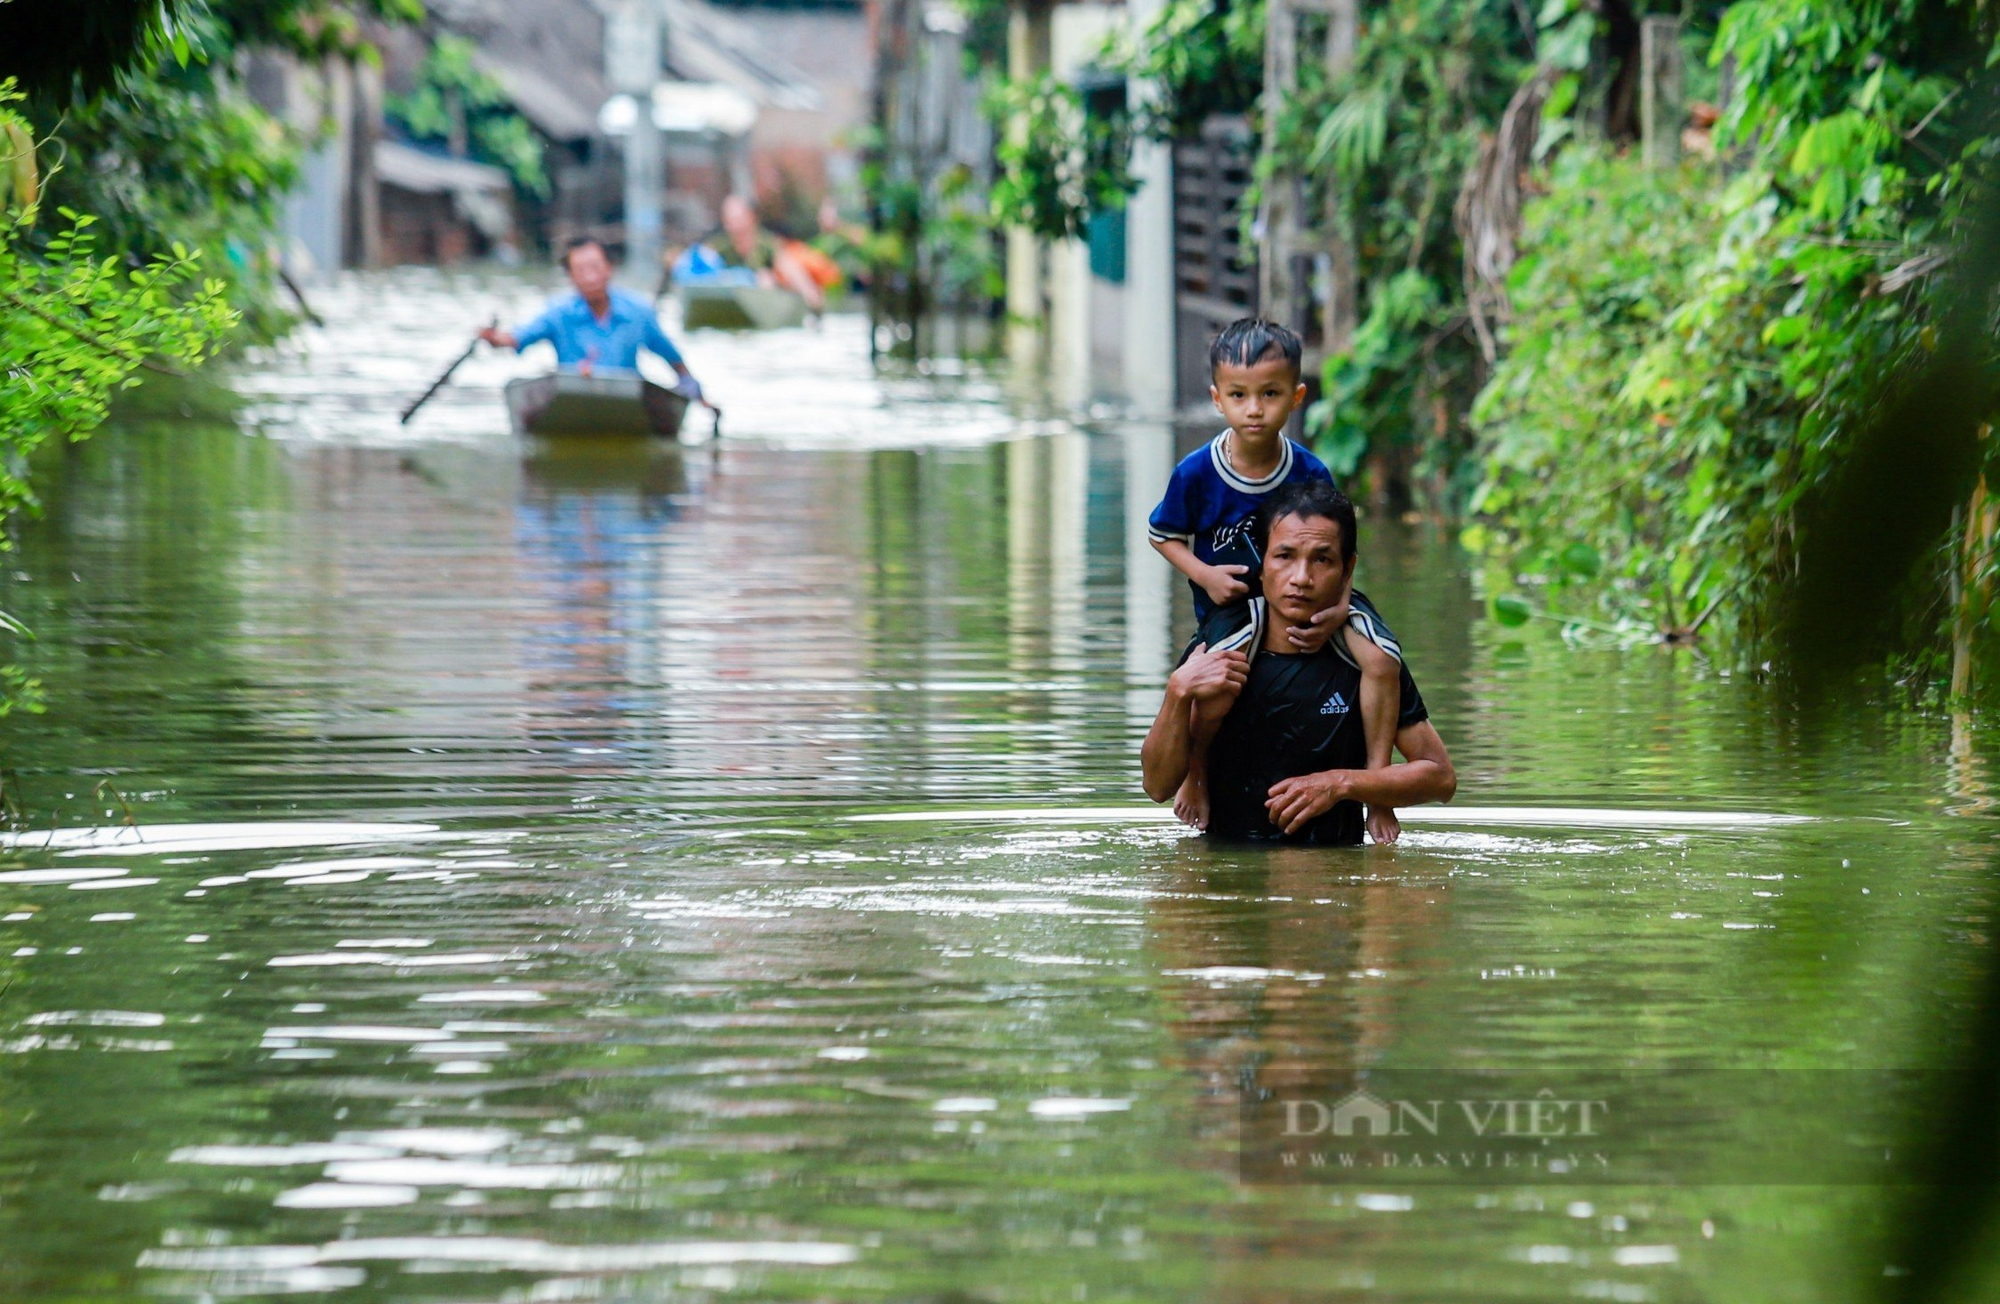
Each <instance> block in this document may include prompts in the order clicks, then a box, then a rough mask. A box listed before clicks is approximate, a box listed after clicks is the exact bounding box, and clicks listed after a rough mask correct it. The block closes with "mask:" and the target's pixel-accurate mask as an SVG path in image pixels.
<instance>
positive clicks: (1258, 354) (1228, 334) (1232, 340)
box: [1208, 317, 1306, 377]
mask: <svg viewBox="0 0 2000 1304" xmlns="http://www.w3.org/2000/svg"><path fill="white" fill-rule="evenodd" d="M1305 351H1306V349H1305V345H1304V344H1303V343H1302V342H1301V341H1300V340H1299V337H1298V336H1297V335H1296V334H1294V333H1293V332H1292V331H1291V330H1289V329H1287V328H1286V327H1283V326H1280V325H1278V323H1276V322H1274V321H1265V320H1264V319H1263V318H1262V317H1241V318H1238V319H1237V320H1235V321H1233V322H1230V323H1229V324H1228V325H1227V326H1225V327H1223V328H1222V333H1221V334H1220V335H1217V336H1216V337H1215V342H1214V343H1212V344H1210V345H1209V346H1208V374H1209V375H1210V376H1211V377H1213V376H1214V375H1215V369H1216V368H1217V367H1220V366H1221V365H1223V364H1224V363H1228V364H1229V365H1230V366H1232V367H1248V366H1252V365H1254V364H1256V363H1259V362H1269V361H1271V360H1272V359H1274V358H1283V359H1284V360H1285V361H1286V362H1289V363H1291V364H1292V374H1293V375H1294V376H1297V375H1299V374H1300V371H1301V369H1302V368H1303V367H1304V365H1305V364H1304V362H1303V361H1302V359H1303V358H1304V357H1305Z"/></svg>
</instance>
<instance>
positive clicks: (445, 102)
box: [384, 36, 550, 199]
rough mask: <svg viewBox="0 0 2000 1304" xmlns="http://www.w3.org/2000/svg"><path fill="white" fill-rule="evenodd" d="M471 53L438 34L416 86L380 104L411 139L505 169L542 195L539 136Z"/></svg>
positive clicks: (464, 44)
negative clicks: (468, 155)
mask: <svg viewBox="0 0 2000 1304" xmlns="http://www.w3.org/2000/svg"><path fill="white" fill-rule="evenodd" d="M473 54H474V47H473V44H472V42H470V41H468V40H466V39H465V38H463V37H460V36H440V37H438V38H437V40H436V41H435V42H433V43H432V45H431V50H430V53H429V54H428V55H426V56H425V57H424V62H423V66H422V67H421V68H419V69H418V72H417V84H416V86H415V87H414V88H413V89H412V90H411V91H410V93H409V94H407V95H394V96H391V97H389V100H388V102H387V104H386V105H385V106H384V107H385V108H386V110H387V112H388V114H389V116H390V117H391V118H393V119H395V120H396V121H397V122H398V123H400V124H401V125H402V127H403V129H404V130H405V131H407V132H409V134H410V136H411V138H412V139H414V140H419V141H428V142H432V143H436V144H441V145H444V146H446V147H447V148H450V149H451V150H452V151H453V152H454V153H469V154H470V155H471V156H472V157H473V158H476V159H478V160H480V161H481V162H484V163H491V164H493V165H494V166H495V167H499V168H504V169H505V170H506V172H507V173H508V175H509V176H511V177H513V178H514V184H515V185H517V186H519V187H520V188H521V189H522V190H524V191H526V192H527V193H528V194H531V195H534V196H536V197H537V198H542V199H546V198H547V197H548V195H549V193H550V187H549V174H548V168H547V166H546V164H545V163H544V161H543V157H542V142H541V138H540V137H539V136H537V135H536V134H535V131H534V128H532V127H530V126H529V125H528V120H527V119H526V118H523V117H522V116H521V115H520V114H519V113H517V112H515V110H514V105H513V101H512V100H511V99H509V98H508V96H507V91H506V88H505V87H503V86H501V84H500V83H499V81H498V80H497V79H495V78H494V77H493V76H492V75H491V74H489V73H487V72H484V71H482V70H481V69H480V68H479V67H478V66H477V65H475V64H474V63H473Z"/></svg>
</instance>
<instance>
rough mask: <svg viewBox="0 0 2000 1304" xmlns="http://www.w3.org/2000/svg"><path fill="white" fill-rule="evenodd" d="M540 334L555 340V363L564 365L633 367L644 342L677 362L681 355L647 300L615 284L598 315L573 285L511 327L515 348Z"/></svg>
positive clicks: (541, 337)
mask: <svg viewBox="0 0 2000 1304" xmlns="http://www.w3.org/2000/svg"><path fill="white" fill-rule="evenodd" d="M543 340H547V341H548V342H549V343H551V344H553V345H555V346H556V366H558V367H560V368H562V369H563V370H565V371H574V370H576V369H577V368H578V367H580V366H582V365H583V364H584V363H586V362H588V363H589V364H590V366H591V369H592V370H593V371H637V370H638V369H639V350H640V349H642V348H643V349H649V350H651V351H652V352H654V353H656V354H658V355H659V356H660V357H662V358H665V359H666V360H667V361H668V362H669V363H672V364H674V365H676V366H678V365H680V361H681V352H680V350H679V349H677V348H675V347H674V342H673V341H672V340H670V339H668V338H667V333H666V332H665V331H663V330H661V329H660V319H659V318H658V317H656V316H655V315H654V314H653V309H652V308H651V306H650V305H648V304H647V303H646V301H645V300H643V299H641V298H639V296H637V295H635V294H627V293H626V292H625V291H623V290H618V289H614V290H612V291H611V309H610V312H609V313H608V314H606V316H605V318H604V319H603V320H602V321H600V320H599V319H598V317H597V315H596V314H595V313H593V312H591V310H590V305H589V304H587V303H585V302H584V301H583V296H582V295H581V294H578V293H576V292H574V291H571V292H570V293H569V294H566V295H562V296H561V297H559V298H556V299H553V300H551V301H550V302H549V306H548V307H547V308H546V309H545V310H543V312H542V315H541V316H539V317H537V318H535V319H534V320H533V321H531V322H529V323H527V324H526V325H524V326H520V327H518V328H516V329H515V331H514V341H515V344H514V350H515V352H517V353H518V352H521V351H523V350H525V349H526V348H527V347H528V346H529V345H530V344H539V343H541V342H542V341H543Z"/></svg>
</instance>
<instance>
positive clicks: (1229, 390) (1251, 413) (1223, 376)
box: [1208, 354, 1306, 439]
mask: <svg viewBox="0 0 2000 1304" xmlns="http://www.w3.org/2000/svg"><path fill="white" fill-rule="evenodd" d="M1208 396H1209V397H1210V398H1211V399H1213V400H1215V410H1216V411H1218V412H1220V413H1221V414H1222V419H1223V420H1224V421H1227V422H1228V423H1229V428H1230V429H1231V430H1235V431H1237V432H1239V433H1241V434H1243V435H1246V436H1248V437H1250V438H1252V439H1258V438H1262V437H1264V436H1267V435H1269V436H1275V435H1276V434H1277V433H1278V432H1279V431H1281V430H1283V429H1284V428H1285V422H1286V421H1288V420H1290V419H1291V415H1292V409H1293V408H1295V407H1297V406H1298V405H1299V404H1301V403H1303V402H1305V398H1306V387H1305V386H1304V385H1302V384H1300V383H1299V373H1298V371H1297V370H1296V369H1294V368H1293V366H1292V364H1291V363H1289V362H1287V361H1286V360H1285V358H1284V356H1283V355H1282V354H1280V355H1279V356H1278V357H1275V358H1265V359H1264V360H1263V361H1261V362H1253V363H1251V364H1250V365H1248V366H1238V365H1237V364H1236V363H1233V362H1225V363H1222V364H1221V365H1219V366H1218V367H1216V369H1215V375H1214V377H1213V378H1212V381H1211V383H1210V385H1209V389H1208Z"/></svg>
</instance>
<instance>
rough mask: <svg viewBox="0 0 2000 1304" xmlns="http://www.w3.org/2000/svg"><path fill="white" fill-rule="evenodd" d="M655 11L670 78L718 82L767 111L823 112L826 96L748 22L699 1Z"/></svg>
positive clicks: (680, 1)
mask: <svg viewBox="0 0 2000 1304" xmlns="http://www.w3.org/2000/svg"><path fill="white" fill-rule="evenodd" d="M661 9H662V11H663V12H664V13H665V14H666V19H667V53H666V62H667V68H668V70H669V71H671V72H672V73H674V74H675V75H676V76H678V77H680V78H682V79H683V80H686V81H694V82H720V83H721V84H722V85H724V86H732V87H734V88H735V89H737V90H739V91H742V92H743V93H744V94H746V95H748V96H750V98H752V99H754V100H756V101H757V102H758V103H759V104H764V105H769V106H770V107H772V108H777V109H805V110H813V109H818V108H822V107H824V105H825V102H826V97H825V96H824V95H822V94H821V93H820V89H819V87H818V86H816V85H815V84H814V83H813V80H812V79H811V78H810V77H808V76H806V74H805V73H803V72H800V71H799V70H798V69H797V68H794V67H793V66H791V65H790V64H789V63H787V62H785V61H784V60H783V59H780V58H779V57H778V56H777V55H776V54H774V53H773V52H772V51H771V49H770V48H769V47H768V46H767V45H766V44H765V43H764V41H763V39H762V38H761V37H760V36H758V34H757V30H756V28H754V27H753V26H751V25H750V24H749V23H746V22H744V21H743V20H742V19H740V18H736V17H734V16H732V15H730V14H726V13H724V12H722V11H721V10H720V9H717V8H716V7H715V6H713V5H710V4H706V3H704V2H703V0H661Z"/></svg>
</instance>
